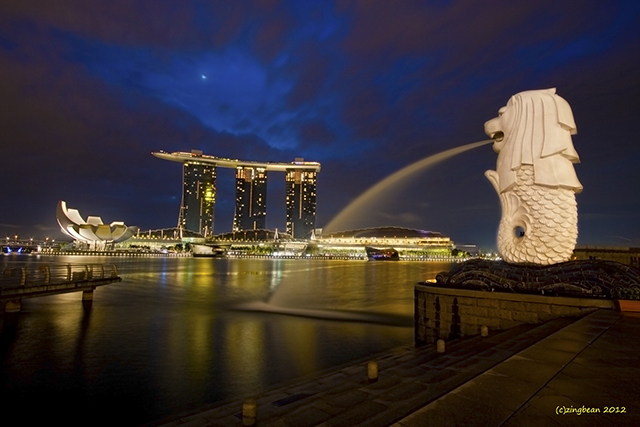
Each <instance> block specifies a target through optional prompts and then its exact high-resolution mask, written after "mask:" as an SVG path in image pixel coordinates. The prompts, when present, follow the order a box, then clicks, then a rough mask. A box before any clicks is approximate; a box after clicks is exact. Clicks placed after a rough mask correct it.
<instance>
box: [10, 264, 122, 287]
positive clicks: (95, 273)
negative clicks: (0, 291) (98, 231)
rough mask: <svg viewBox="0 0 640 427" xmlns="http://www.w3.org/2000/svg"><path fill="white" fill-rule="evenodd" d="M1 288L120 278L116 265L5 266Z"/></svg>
mask: <svg viewBox="0 0 640 427" xmlns="http://www.w3.org/2000/svg"><path fill="white" fill-rule="evenodd" d="M0 272H1V275H0V288H9V287H17V286H38V285H50V284H57V283H70V282H81V281H87V280H94V279H106V278H116V277H118V268H117V267H116V266H115V264H40V263H37V264H23V263H15V264H11V263H9V264H3V265H0Z"/></svg>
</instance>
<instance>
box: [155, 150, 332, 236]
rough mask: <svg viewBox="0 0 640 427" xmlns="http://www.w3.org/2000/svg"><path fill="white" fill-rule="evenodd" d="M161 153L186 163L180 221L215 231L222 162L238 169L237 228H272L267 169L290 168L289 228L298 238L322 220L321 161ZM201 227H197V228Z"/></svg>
mask: <svg viewBox="0 0 640 427" xmlns="http://www.w3.org/2000/svg"><path fill="white" fill-rule="evenodd" d="M152 154H153V155H154V156H155V157H158V158H160V159H163V160H170V161H173V162H180V163H182V164H183V165H184V166H183V167H184V180H183V182H184V190H183V196H182V207H181V210H180V219H179V223H178V226H179V227H180V228H181V229H187V230H190V231H196V232H199V233H201V234H203V235H204V236H210V235H211V234H212V232H213V216H214V215H213V212H214V205H215V196H216V170H217V168H218V167H222V168H232V169H235V170H236V205H235V214H234V217H233V227H232V229H233V231H243V230H258V229H264V228H266V217H267V173H268V172H284V173H285V180H286V188H287V195H286V200H287V202H286V203H287V206H286V212H287V219H286V222H287V225H286V227H287V232H291V234H293V235H294V237H295V238H309V237H310V236H311V231H312V230H313V228H314V226H315V222H316V176H317V174H318V172H319V171H320V163H317V162H305V161H304V159H296V160H295V161H294V162H292V163H276V162H253V161H246V160H237V159H226V158H222V157H214V156H209V155H205V154H202V151H199V150H192V151H191V152H190V153H185V152H176V153H166V152H164V151H157V152H153V153H152ZM192 227H195V228H192Z"/></svg>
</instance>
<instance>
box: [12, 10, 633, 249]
mask: <svg viewBox="0 0 640 427" xmlns="http://www.w3.org/2000/svg"><path fill="white" fill-rule="evenodd" d="M549 87H556V88H557V92H558V94H559V95H560V96H562V97H564V98H565V99H566V100H567V101H568V102H569V104H570V105H571V106H572V108H573V113H574V117H575V120H576V123H577V127H578V134H577V135H576V136H575V137H574V144H575V147H576V150H577V151H578V153H579V154H580V156H581V160H582V163H581V164H580V165H577V167H576V170H577V174H578V177H579V178H580V180H581V182H582V184H583V185H584V192H583V193H582V194H580V195H578V211H579V237H578V243H582V244H606V245H625V246H626V245H631V246H640V197H638V191H639V188H640V144H639V143H640V138H639V137H638V123H639V121H640V2H637V1H635V0H631V1H612V0H602V1H580V0H575V1H573V0H572V1H571V2H558V1H555V0H554V1H545V0H540V1H535V2H533V1H531V2H513V1H401V2H398V1H382V0H367V1H364V0H363V1H336V2H329V1H307V0H305V1H289V2H278V1H267V0H265V1H233V2H232V1H180V2H176V1H138V0H113V1H109V2H104V1H88V0H82V1H81V0H58V1H55V2H51V1H48V0H34V1H29V2H26V1H22V2H19V1H4V2H2V3H0V138H1V142H0V147H1V151H0V152H1V153H2V157H1V158H2V164H3V167H2V171H3V172H2V193H1V197H0V207H1V210H0V233H3V234H4V235H13V234H20V235H22V236H25V237H26V236H33V237H44V236H55V237H59V236H60V233H59V232H58V226H57V223H56V221H55V207H56V203H57V201H58V200H65V201H66V202H67V204H68V205H69V206H70V207H73V208H77V209H79V210H80V212H81V214H83V215H85V216H88V215H99V216H101V217H102V219H103V220H104V221H105V222H111V221H115V220H123V221H125V222H126V223H127V224H128V225H137V226H139V227H141V228H142V229H148V228H160V227H171V226H175V224H176V222H177V214H178V210H179V204H180V194H181V167H180V165H179V164H177V163H172V162H165V161H162V160H159V159H156V158H154V157H152V156H151V154H150V153H151V151H156V150H165V151H189V150H191V149H200V150H202V151H204V152H205V153H207V154H211V155H215V156H220V157H230V158H240V159H247V160H260V161H282V162H289V161H292V160H293V159H294V158H295V157H304V158H305V159H306V160H313V161H319V162H321V163H322V171H321V172H320V174H319V178H318V214H317V226H318V227H322V226H324V225H326V224H327V223H328V222H329V221H330V220H331V219H332V218H333V217H334V216H335V215H336V214H338V212H339V211H340V210H341V209H342V208H344V207H345V206H346V205H347V204H348V203H349V201H350V200H352V199H354V198H355V197H357V196H358V195H360V194H361V193H362V192H364V191H365V190H367V189H368V188H369V187H370V186H372V185H373V184H375V183H376V182H378V181H379V180H381V179H383V178H384V177H386V176H387V175H389V174H391V173H393V172H395V171H397V170H399V169H401V168H403V167H405V166H407V165H409V164H411V163H413V162H415V161H417V160H420V159H423V158H425V157H427V156H430V155H433V154H436V153H438V152H441V151H443V150H446V149H450V148H453V147H457V146H461V145H464V144H468V143H471V142H475V141H478V140H482V139H485V135H484V133H483V124H484V122H485V121H486V120H488V119H491V118H493V117H494V116H495V115H496V114H497V110H498V109H499V108H500V107H501V106H503V105H504V104H505V103H506V102H507V100H508V99H509V97H510V96H511V95H513V94H515V93H517V92H520V91H523V90H529V89H544V88H549ZM495 160H496V155H495V153H494V152H493V151H492V150H491V148H490V146H483V147H480V148H476V149H474V150H471V151H468V152H466V153H464V154H460V155H458V156H456V157H453V158H451V159H449V160H447V161H445V162H443V163H440V164H439V165H437V166H435V167H432V168H431V169H429V170H426V171H424V173H422V174H420V176H418V177H416V178H415V179H414V180H413V181H411V182H408V183H405V184H403V185H402V186H401V188H396V189H395V190H394V191H393V192H392V194H384V195H381V197H380V203H379V204H378V206H377V207H376V208H375V209H372V210H370V211H368V212H362V216H361V218H359V219H358V220H357V221H355V222H354V226H363V227H364V226H375V225H399V226H406V227H415V228H420V229H427V230H434V231H440V232H442V233H443V234H446V235H449V236H451V237H452V239H454V241H455V242H458V243H477V244H479V245H481V246H483V247H487V248H490V247H495V244H494V240H495V234H496V230H497V226H498V221H499V218H500V207H499V201H498V197H497V196H496V194H495V193H494V191H493V189H492V187H491V185H490V184H489V182H488V181H487V180H486V179H485V178H484V176H483V173H484V171H485V170H487V169H493V168H494V167H495ZM218 177H219V181H218V198H217V205H216V223H215V231H216V232H223V231H228V230H229V229H230V228H231V224H232V215H233V202H234V195H233V192H234V183H233V179H234V178H233V171H232V170H229V169H219V171H218ZM269 180H270V181H269V195H268V212H269V213H268V216H267V225H268V227H269V228H279V229H281V230H282V229H284V223H285V219H284V182H283V181H284V176H283V175H282V174H277V173H274V174H273V175H271V176H270V177H269Z"/></svg>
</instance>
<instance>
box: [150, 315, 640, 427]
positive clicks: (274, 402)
mask: <svg viewBox="0 0 640 427" xmlns="http://www.w3.org/2000/svg"><path fill="white" fill-rule="evenodd" d="M376 360H377V362H378V364H379V370H380V376H379V380H378V381H377V382H375V383H369V382H368V380H367V373H366V365H367V362H368V361H366V360H363V361H361V362H360V363H357V364H353V365H350V366H343V367H340V368H337V369H333V370H330V371H325V372H322V373H319V374H316V375H314V376H313V377H307V378H305V379H302V380H299V381H296V382H294V383H289V384H285V385H282V386H280V387H277V388H274V389H272V390H270V391H268V392H265V393H263V394H261V395H259V396H255V398H256V401H257V403H258V425H259V426H260V427H265V426H269V427H276V426H277V427H285V426H295V427H298V426H299V427H307V426H308V427H312V426H319V427H331V426H371V427H373V426H380V427H388V426H394V427H414V426H416V427H417V426H420V427H422V426H429V425H434V426H435V425H437V426H482V427H489V426H509V427H515V426H536V427H537V426H573V425H580V426H590V425H593V426H638V425H640V382H639V381H638V380H639V379H640V363H638V362H639V361H640V316H632V315H631V316H630V315H622V314H621V313H619V312H615V311H611V310H599V311H596V312H595V313H593V314H591V315H589V316H586V317H584V318H582V319H579V320H577V321H576V320H575V319H556V320H553V321H550V322H547V323H545V324H543V325H523V326H519V327H516V328H513V329H510V330H507V331H504V332H500V333H495V334H492V335H491V336H490V337H487V338H482V337H474V338H471V339H465V340H457V341H452V342H450V343H448V346H447V349H446V351H445V353H442V354H439V353H437V352H436V351H435V348H434V346H428V347H422V348H417V349H416V348H413V347H410V346H407V347H403V348H399V349H397V350H396V351H394V352H391V353H388V354H384V355H379V356H378V357H376ZM241 408H242V400H237V401H233V402H227V403H225V404H221V405H218V406H215V407H210V408H204V409H203V410H202V411H201V412H198V413H194V414H190V415H185V416H183V417H180V418H175V419H173V420H171V421H165V422H164V424H162V422H161V423H159V424H155V425H162V426H163V427H196V426H239V425H241V414H240V411H241ZM595 411H599V412H595ZM609 411H611V412H609ZM563 412H564V413H563ZM605 412H608V413H605Z"/></svg>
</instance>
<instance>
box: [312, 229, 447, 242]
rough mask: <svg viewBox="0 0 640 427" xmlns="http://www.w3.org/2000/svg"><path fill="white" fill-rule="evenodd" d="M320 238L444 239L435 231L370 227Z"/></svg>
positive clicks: (329, 234)
mask: <svg viewBox="0 0 640 427" xmlns="http://www.w3.org/2000/svg"><path fill="white" fill-rule="evenodd" d="M322 237H351V238H367V237H380V238H384V237H397V238H414V239H416V238H426V237H444V236H443V235H442V234H440V233H438V232H436V231H425V230H417V229H415V228H405V227H390V226H389V227H372V228H357V229H354V230H345V231H336V232H332V233H327V234H324V233H323V235H322Z"/></svg>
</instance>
